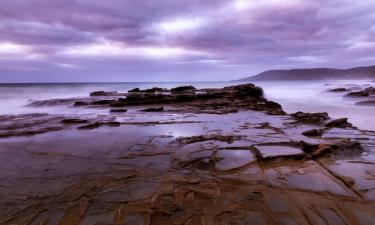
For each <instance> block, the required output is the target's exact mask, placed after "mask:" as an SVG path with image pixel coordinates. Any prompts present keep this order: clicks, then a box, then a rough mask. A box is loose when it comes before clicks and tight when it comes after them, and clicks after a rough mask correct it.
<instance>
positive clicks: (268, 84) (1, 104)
mask: <svg viewBox="0 0 375 225" xmlns="http://www.w3.org/2000/svg"><path fill="white" fill-rule="evenodd" d="M238 83H239V82H189V83H186V82H184V83H151V82H150V83H136V82H132V83H78V84H77V83H75V84H0V114H23V113H53V114H90V113H106V111H104V110H100V109H83V108H75V107H66V106H58V107H38V108H36V107H30V106H27V104H29V103H30V102H31V101H33V100H47V99H56V98H74V97H87V96H88V95H89V93H90V92H92V91H98V90H103V91H119V92H126V91H128V90H130V89H132V88H136V87H138V88H141V89H145V88H151V87H162V88H171V87H176V86H181V85H193V86H195V87H197V88H219V87H224V86H228V85H234V84H238ZM255 83H256V85H258V86H260V87H262V88H263V89H264V92H265V95H266V97H267V98H268V99H270V100H274V101H276V102H279V103H280V104H281V105H282V106H283V108H284V110H285V111H286V112H288V113H292V112H296V111H304V112H328V113H329V115H330V116H331V117H332V118H341V117H347V118H349V121H350V122H351V123H353V124H354V125H355V126H357V127H359V128H361V129H367V130H375V120H374V115H375V107H374V106H357V105H355V102H356V101H360V99H356V100H355V99H348V98H344V97H343V94H342V93H331V92H328V90H329V89H332V88H336V87H341V86H345V85H348V84H350V85H351V86H353V85H357V86H361V87H365V86H366V85H367V86H368V85H372V86H373V85H374V83H371V82H370V81H306V82H303V81H298V82H297V81H262V82H255Z"/></svg>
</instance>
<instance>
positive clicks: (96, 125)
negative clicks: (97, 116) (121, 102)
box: [78, 121, 121, 130]
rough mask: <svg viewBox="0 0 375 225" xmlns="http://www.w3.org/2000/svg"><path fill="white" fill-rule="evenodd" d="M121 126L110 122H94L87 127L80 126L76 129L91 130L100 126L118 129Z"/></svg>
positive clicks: (118, 123)
mask: <svg viewBox="0 0 375 225" xmlns="http://www.w3.org/2000/svg"><path fill="white" fill-rule="evenodd" d="M120 125H121V123H120V122H115V121H110V122H95V123H91V124H88V125H84V126H80V127H78V129H80V130H92V129H96V128H99V127H101V126H110V127H119V126H120Z"/></svg>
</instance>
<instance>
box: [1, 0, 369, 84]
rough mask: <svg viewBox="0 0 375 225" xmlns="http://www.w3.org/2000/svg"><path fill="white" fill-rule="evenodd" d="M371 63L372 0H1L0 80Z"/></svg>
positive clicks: (172, 75)
mask: <svg viewBox="0 0 375 225" xmlns="http://www.w3.org/2000/svg"><path fill="white" fill-rule="evenodd" d="M371 64H375V1H374V0H262V1H261V0H221V1H220V0H1V1H0V82H44V81H45V82H59V81H193V80H232V79H237V78H241V77H245V76H249V75H254V74H256V73H258V72H261V71H263V70H268V69H276V68H304V67H336V68H348V67H354V66H364V65H371Z"/></svg>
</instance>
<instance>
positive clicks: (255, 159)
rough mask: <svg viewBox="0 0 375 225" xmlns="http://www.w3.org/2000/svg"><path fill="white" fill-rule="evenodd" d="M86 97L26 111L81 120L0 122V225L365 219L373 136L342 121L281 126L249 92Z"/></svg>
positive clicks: (276, 108)
mask: <svg viewBox="0 0 375 225" xmlns="http://www.w3.org/2000/svg"><path fill="white" fill-rule="evenodd" d="M91 95H92V96H90V97H87V98H83V99H77V98H75V99H59V100H47V101H39V102H34V103H32V105H38V106H45V107H49V106H54V105H56V104H57V105H59V107H62V106H66V107H78V108H77V109H79V110H82V111H83V112H86V110H90V111H87V113H83V114H82V115H81V114H79V115H49V114H28V115H3V116H0V134H1V135H0V137H1V139H0V179H1V180H2V182H1V185H0V224H6V225H8V224H28V225H34V224H59V225H68V224H69V225H70V224H82V225H91V224H127V225H130V224H131V225H133V224H134V225H139V224H145V225H146V224H147V225H155V224H160V225H166V224H181V225H182V224H189V225H195V224H198V225H199V224H207V225H217V224H219V225H220V224H223V225H224V224H266V225H271V224H272V225H273V224H280V225H284V224H285V225H290V224H306V225H311V224H325V225H327V224H347V225H351V224H354V225H357V224H358V225H368V224H371V223H372V222H373V220H374V219H375V218H374V215H375V210H374V209H375V166H374V165H375V161H374V158H375V157H374V152H375V133H374V132H372V131H361V130H358V129H357V128H355V127H354V126H352V125H351V124H350V123H349V122H348V121H347V120H346V119H345V118H344V119H333V118H329V115H328V114H326V113H304V112H297V113H295V114H292V115H287V114H285V113H284V112H283V111H282V109H281V107H280V105H279V104H277V103H275V102H272V101H268V100H267V99H265V98H264V97H263V91H262V90H261V89H260V88H259V87H256V86H254V85H251V84H246V85H238V86H231V87H226V88H222V89H203V90H197V89H195V88H194V87H191V86H184V87H179V88H174V89H171V90H167V89H162V88H151V89H147V90H140V89H134V90H132V91H131V92H129V93H119V92H102V91H98V92H94V93H92V94H91ZM77 102H79V103H77ZM74 105H75V106H74ZM93 109H95V110H98V112H100V115H96V113H91V114H90V113H89V112H92V111H91V110H93ZM105 112H106V113H105Z"/></svg>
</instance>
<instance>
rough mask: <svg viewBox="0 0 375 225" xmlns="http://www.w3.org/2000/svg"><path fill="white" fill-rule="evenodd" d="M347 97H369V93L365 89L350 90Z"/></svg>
mask: <svg viewBox="0 0 375 225" xmlns="http://www.w3.org/2000/svg"><path fill="white" fill-rule="evenodd" d="M346 96H347V97H368V96H369V93H367V92H365V91H354V92H350V93H348V94H347V95H346Z"/></svg>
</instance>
